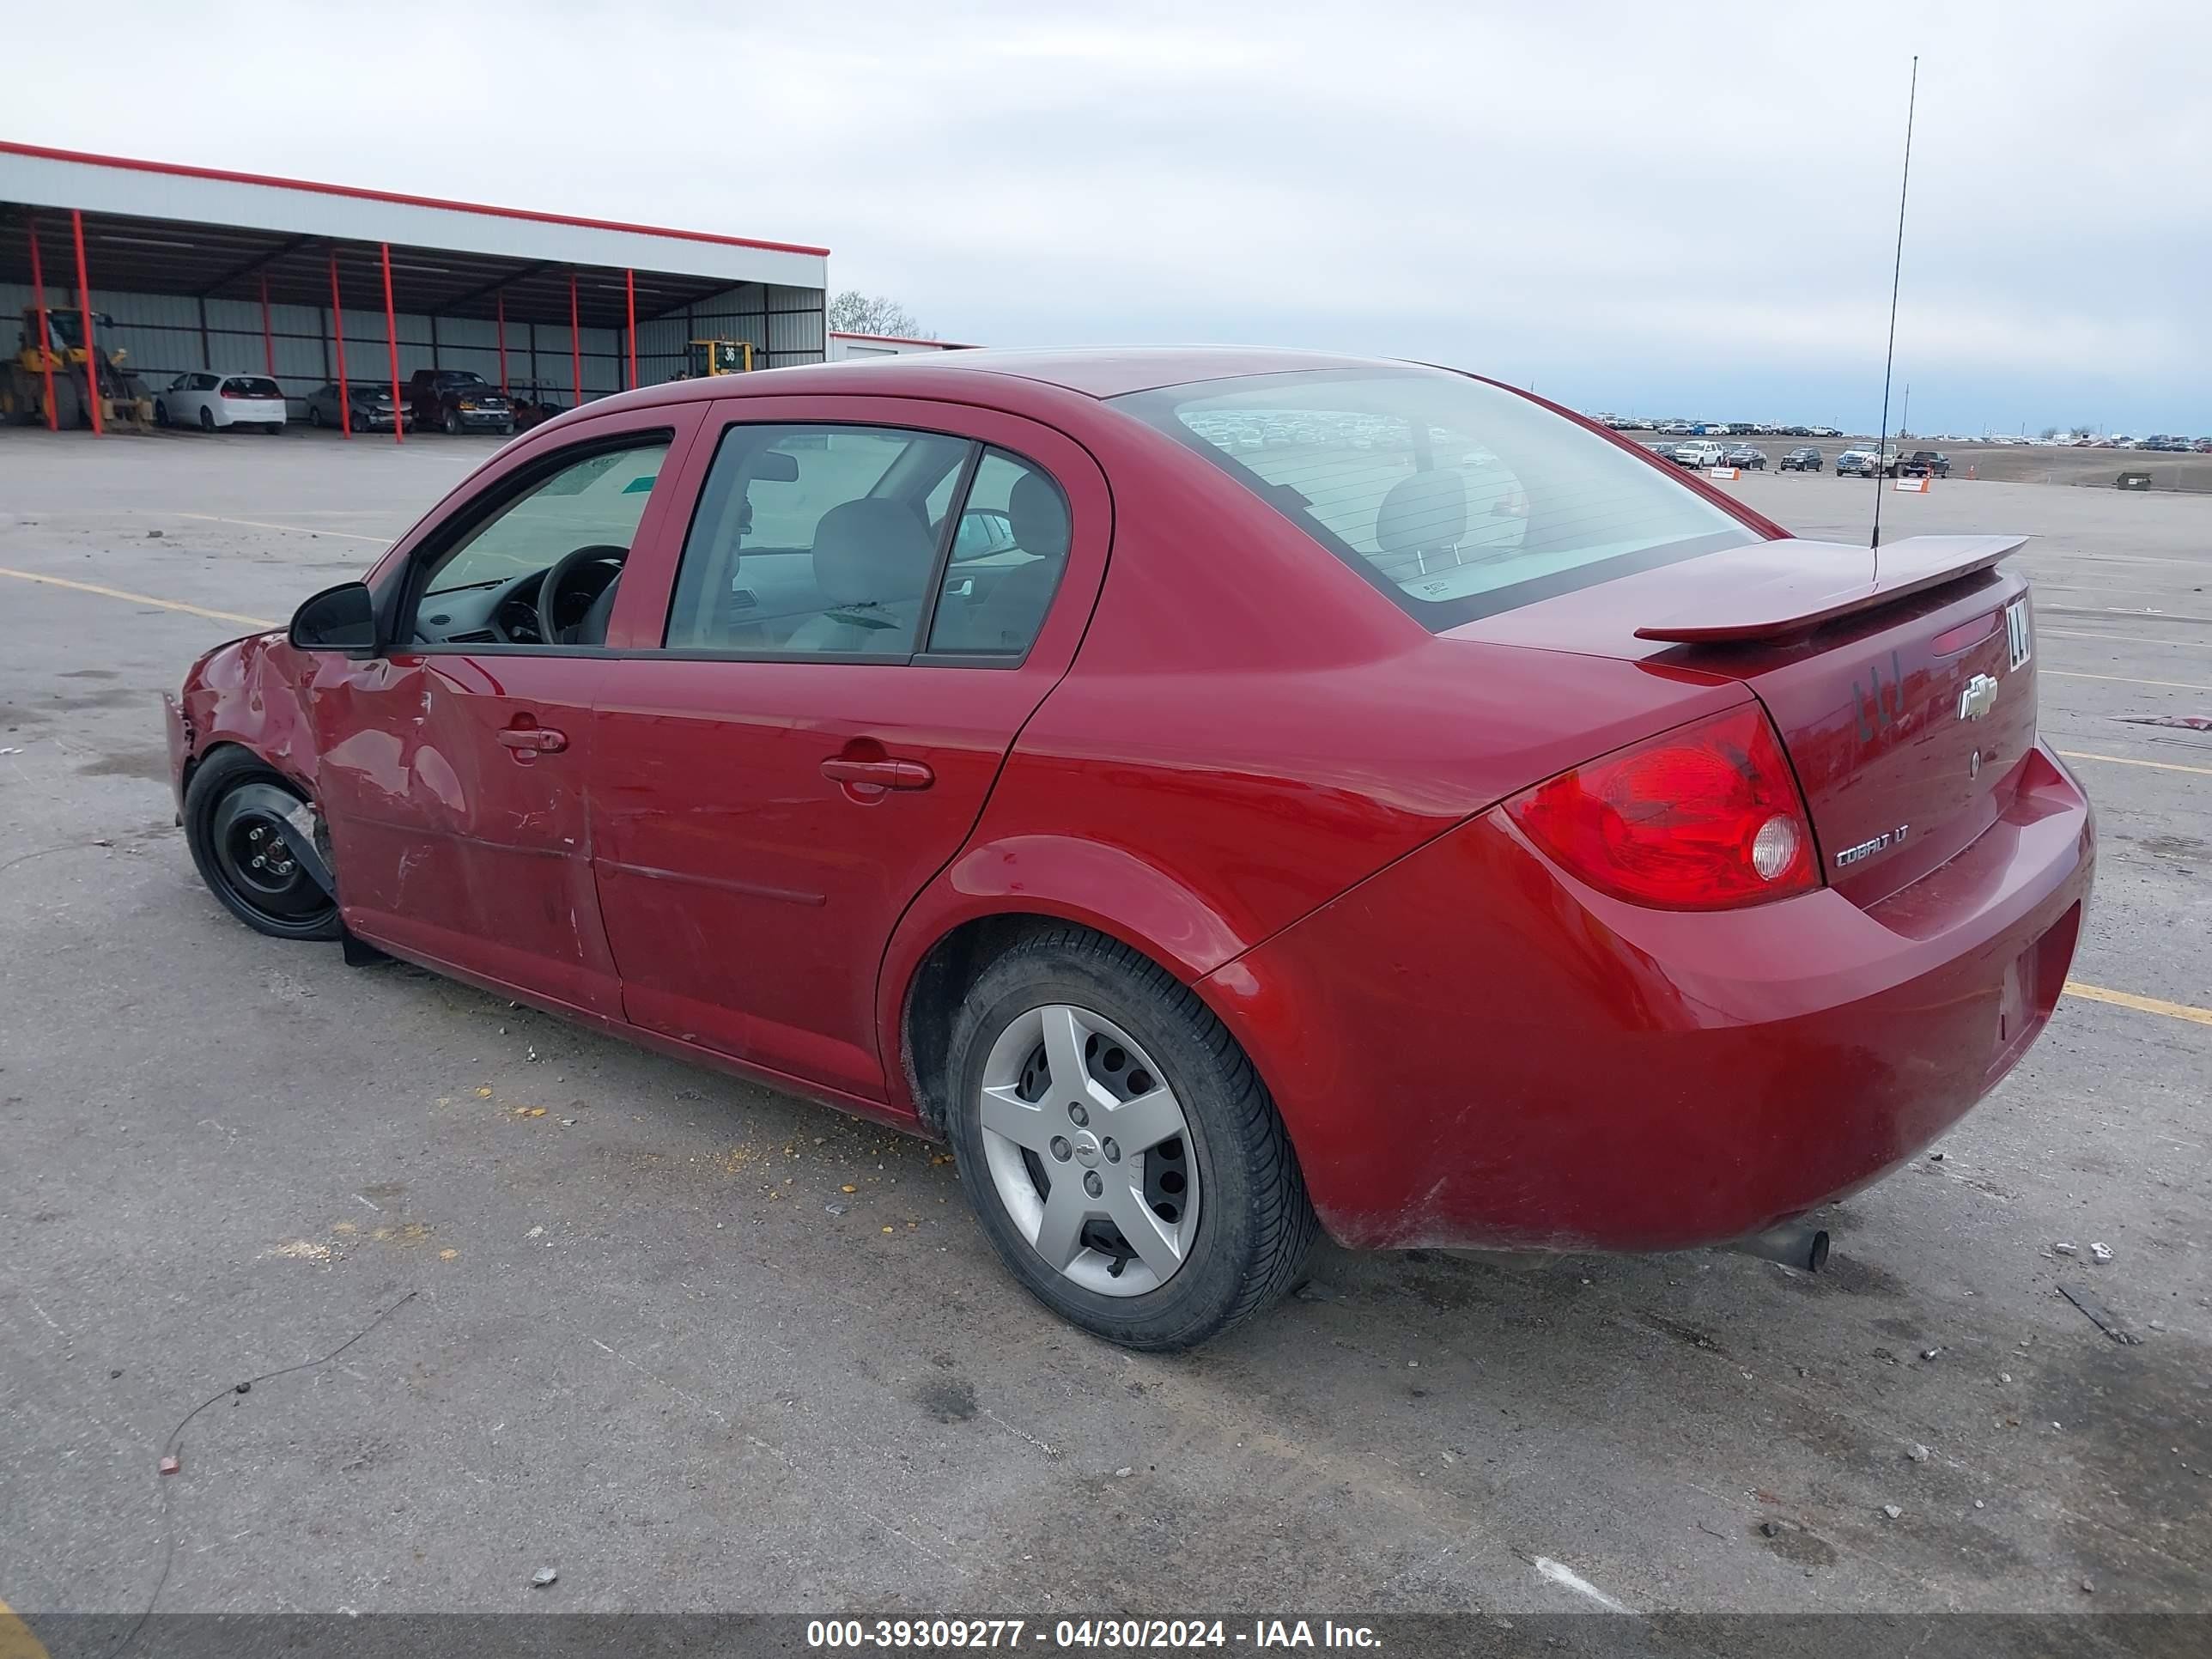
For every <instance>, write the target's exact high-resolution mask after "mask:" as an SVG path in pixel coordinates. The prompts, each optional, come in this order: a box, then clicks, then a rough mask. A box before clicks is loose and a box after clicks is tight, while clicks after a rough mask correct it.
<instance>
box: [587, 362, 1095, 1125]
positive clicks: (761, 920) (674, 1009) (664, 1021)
mask: <svg viewBox="0 0 2212 1659" xmlns="http://www.w3.org/2000/svg"><path fill="white" fill-rule="evenodd" d="M785 411H787V412H785ZM807 416H813V418H807ZM690 471H693V472H694V473H695V474H696V475H697V476H698V477H700V479H701V485H700V493H699V505H698V509H697V511H696V513H694V515H693V518H692V522H691V526H690V534H689V536H688V538H687V539H686V541H685V544H684V548H683V550H682V556H681V562H680V568H678V569H677V570H676V571H674V572H672V573H667V574H668V580H669V600H668V604H667V605H666V608H665V613H664V614H665V618H666V622H665V629H662V630H661V632H660V633H659V635H658V637H656V638H655V639H653V641H650V644H651V645H652V646H653V647H658V648H638V647H641V646H642V645H645V644H646V643H647V642H646V641H633V642H631V646H630V647H629V648H627V649H625V650H624V651H623V652H622V653H620V654H619V656H618V658H617V659H616V660H613V661H611V662H610V663H609V664H608V665H607V669H608V675H607V680H606V682H605V687H604V689H603V690H602V691H601V694H600V699H599V712H598V719H597V721H596V726H595V730H594V732H593V737H592V743H593V750H592V817H593V822H594V831H595V836H596V848H597V854H596V857H597V869H598V874H599V901H600V906H601V908H602V912H603V914H604V915H605V920H606V925H607V930H608V936H609V939H610V940H611V944H612V945H613V950H614V957H615V961H616V963H617V966H618V967H619V969H620V971H621V974H622V980H623V1005H624V1007H625V1009H626V1011H627V1012H628V1014H629V1018H630V1019H631V1020H633V1021H634V1022H635V1023H636V1024H640V1025H642V1026H645V1027H647V1028H649V1029H651V1030H656V1031H660V1032H663V1033H665V1034H667V1035H669V1036H677V1037H680V1038H683V1039H685V1040H687V1041H690V1042H697V1043H701V1044H703V1045H705V1046H707V1047H709V1048H715V1049H718V1050H720V1051H721V1052H723V1053H726V1054H730V1055H732V1056H734V1057H736V1058H738V1059H740V1060H746V1061H748V1062H750V1063H751V1064H754V1065H756V1066H763V1067H766V1068H768V1069H770V1070H774V1071H776V1072H780V1073H787V1074H791V1075H794V1076H797V1077H799V1078H803V1079H809V1080H811V1081H814V1082H816V1083H819V1084H823V1085H829V1086H830V1087H833V1088H836V1089H838V1090H842V1091H846V1092H848V1093H853V1094H857V1095H860V1096H863V1097H870V1098H878V1099H880V1098H882V1097H883V1096H884V1085H885V1075H884V1066H885V1063H886V1057H885V1056H884V1054H882V1053H881V1052H880V1051H879V1047H878V1042H877V1037H876V1017H875V1013H876V989H877V984H876V981H877V974H878V969H879V967H880V965H881V963H882V960H883V956H884V948H885V945H886V944H887V942H888V940H889V939H890V933H891V929H892V927H894V926H895V924H896V921H897V920H898V918H899V915H901V913H902V911H903V910H904V909H905V908H906V906H907V904H908V902H910V901H911V900H912V899H913V897H914V896H915V894H916V893H918V892H919V891H920V890H921V888H922V887H923V885H924V884H927V882H928V881H929V879H930V878H932V877H933V875H935V874H936V872H938V871H939V870H940V869H942V868H943V867H944V866H945V864H947V863H948V862H949V861H950V860H951V859H952V858H953V857H954V855H955V854H957V852H958V851H959V848H960V847H961V844H962V843H963V842H964V841H965V840H966V838H967V836H968V835H969V830H970V829H972V828H973V826H974V824H975V820H976V818H977V817H978V815H979V814H980V813H981V811H982V807H983V803H984V801H985V799H986V798H987V796H988V794H989V793H990V790H991V787H992V784H993V782H994V781H995V779H996V778H997V775H998V773H999V769H1000V763H1002V762H1003V760H1004V758H1005V757H1006V750H1008V748H1009V747H1010V746H1011V745H1012V742H1013V739H1014V737H1015V735H1016V733H1017V732H1018V731H1019V730H1020V728H1021V726H1022V724H1023V722H1024V720H1027V719H1028V717H1029V716H1030V714H1031V713H1032V712H1033V711H1034V710H1035V709H1036V706H1037V704H1038V702H1040V701H1041V700H1042V698H1043V696H1045V694H1046V692H1047V691H1048V690H1050V688H1051V686H1052V684H1053V683H1054V681H1055V680H1056V679H1057V678H1059V677H1060V674H1061V673H1063V672H1064V671H1066V666H1067V664H1068V662H1069V661H1070V660H1071V659H1072V658H1073V653H1074V648H1075V643H1076V641H1077V640H1078V639H1079V636H1080V633H1081V629H1082V622H1083V618H1084V617H1085V616H1087V615H1088V612H1089V610H1090V606H1091V599H1092V598H1093V597H1094V596H1095V594H1096V592H1097V582H1098V580H1099V577H1100V574H1101V572H1102V570H1103V563H1104V558H1105V542H1106V535H1107V528H1106V526H1107V518H1108V514H1107V509H1106V507H1105V495H1104V483H1103V478H1102V477H1100V475H1099V474H1098V472H1097V467H1096V465H1095V464H1093V463H1091V460H1090V459H1089V458H1088V457H1087V456H1086V455H1085V454H1084V453H1083V452H1082V451H1081V450H1080V449H1079V448H1077V447H1076V446H1074V445H1073V443H1071V442H1069V441H1067V440H1066V439H1065V438H1063V437H1061V436H1060V435H1058V434H1056V433H1052V432H1049V431H1048V430H1047V429H1045V428H1036V427H1033V426H1031V425H1030V423H1028V422H1021V421H1018V420H1015V419H1013V418H1012V417H1010V416H998V415H994V414H990V413H987V412H985V411H981V410H974V409H963V408H957V407H953V406H946V405H939V404H923V403H919V402H912V401H908V400H905V399H890V398H838V399H811V400H809V399H798V398H773V399H771V398H743V399H738V400H732V402H730V403H727V404H718V405H716V408H715V413H714V424H712V425H710V427H709V428H708V430H707V431H706V432H704V433H702V435H701V438H700V440H699V441H698V444H697V445H696V448H695V450H694V462H693V465H692V467H691V468H690ZM1061 480H1065V481H1066V482H1065V483H1064V484H1063V483H1062V482H1061ZM1071 497H1073V500H1074V501H1075V503H1076V508H1075V510H1074V512H1073V520H1072V522H1073V536H1072V537H1071V509H1070V506H1069V502H1070V499H1071ZM1063 618H1064V621H1063ZM1048 621H1049V622H1050V623H1052V624H1053V625H1051V626H1047V625H1046V624H1047V623H1048Z"/></svg>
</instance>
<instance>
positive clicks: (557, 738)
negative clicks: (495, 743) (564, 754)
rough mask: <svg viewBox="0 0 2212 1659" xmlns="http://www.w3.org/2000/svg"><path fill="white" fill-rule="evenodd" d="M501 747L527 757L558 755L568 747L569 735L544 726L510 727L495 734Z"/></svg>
mask: <svg viewBox="0 0 2212 1659" xmlns="http://www.w3.org/2000/svg"><path fill="white" fill-rule="evenodd" d="M495 735H496V736H497V737H498V738H499V741H500V746H501V747H502V748H505V749H514V750H520V751H521V752H523V753H524V754H527V755H557V754H558V753H560V752H561V750H563V749H566V748H567V747H568V733H567V732H556V731H554V730H553V729H552V728H551V727H550V726H508V727H507V730H506V731H504V732H498V733H496V734H495Z"/></svg>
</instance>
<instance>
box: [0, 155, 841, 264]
mask: <svg viewBox="0 0 2212 1659" xmlns="http://www.w3.org/2000/svg"><path fill="white" fill-rule="evenodd" d="M0 155H28V156H33V157H35V158H36V159H38V160H40V161H75V162H78V163H81V164H82V165H84V166H87V167H121V168H124V169H125V171H127V172H131V173H166V174H168V175H169V176H171V177H173V178H179V179H219V180H221V181H222V182H223V183H225V184H233V185H266V186H268V187H269V188H270V189H273V190H305V191H313V192H314V193H315V194H316V195H318V196H345V197H352V198H353V199H354V200H356V201H361V202H391V203H394V204H398V206H401V207H420V208H438V209H441V210H444V211H446V212H448V213H482V214H488V215H489V216H492V217H494V218H498V219H525V220H528V221H530V222H532V223H534V224H541V225H574V226H575V227H577V228H580V229H584V230H617V231H623V232H626V233H628V234H631V235H635V236H667V237H672V238H674V239H675V240H678V241H680V242H711V243H713V244H714V245H715V246H718V247H750V248H760V249H763V250H764V251H766V252H770V253H809V254H813V255H815V256H816V257H817V258H827V257H828V255H829V249H828V248H826V247H810V246H806V245H805V243H802V242H764V241H761V240H757V239H756V238H754V237H750V236H718V235H716V234H714V232H712V231H707V230H671V229H669V228H667V227H666V226H665V225H633V224H625V223H623V222H622V221H621V220H618V219H584V218H579V217H578V216H575V215H574V214H569V213H536V212H532V210H529V209H527V208H509V207H492V206H489V205H487V204H484V203H482V202H449V201H446V200H444V199H442V198H441V197H435V196H409V195H406V194H404V193H403V192H401V191H395V190H370V189H368V188H366V187H365V186H362V185H319V184H315V183H313V182H312V181H310V180H308V179H279V178H276V177H273V176H271V175H270V174H268V173H233V172H231V171H229V170H228V168H224V167H187V166H186V165H185V164H184V163H183V162H181V161H133V160H131V159H130V158H129V157H127V156H122V155H93V154H91V153H90V152H88V151H85V150H76V149H50V148H49V147H48V146H46V145H45V144H19V143H15V142H13V141H12V140H9V139H5V138H0Z"/></svg>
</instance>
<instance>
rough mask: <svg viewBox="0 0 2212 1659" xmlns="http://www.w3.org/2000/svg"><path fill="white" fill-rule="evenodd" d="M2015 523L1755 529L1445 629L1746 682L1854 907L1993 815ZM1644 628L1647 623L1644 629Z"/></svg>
mask: <svg viewBox="0 0 2212 1659" xmlns="http://www.w3.org/2000/svg"><path fill="white" fill-rule="evenodd" d="M2020 544H2021V538H2015V537H2002V538H2000V537H1969V536H1944V537H1933V536H1930V537H1914V538H1908V539H1906V540H1904V541H1899V542H1897V543H1894V544H1892V545H1891V546H1888V547H1885V548H1883V549H1882V550H1881V556H1880V559H1879V561H1877V560H1876V558H1875V555H1874V554H1873V553H1872V552H1870V551H1869V550H1867V549H1865V548H1863V547H1849V546H1844V545H1841V544H1835V543H1827V542H1807V541H1776V542H1760V543H1756V544H1752V545H1751V546H1748V547H1743V548H1736V549H1731V550H1726V551H1723V552H1718V553H1712V554H1707V555H1705V556H1702V557H1699V558H1695V559H1689V560H1686V561H1684V562H1680V563H1678V564H1674V565H1668V566H1664V567H1662V568H1657V569H1654V570H1648V571H1643V572H1639V573H1636V574H1631V575H1626V576H1622V577H1620V578H1618V579H1616V580H1613V581H1609V582H1601V583H1598V584H1596V585H1595V586H1590V587H1585V588H1583V589H1580V590H1578V591H1577V592H1571V593H1563V594H1559V595H1558V596H1556V597H1554V598H1552V599H1542V600H1539V601H1537V602H1536V603H1534V604H1533V605H1523V606H1522V607H1520V608H1519V609H1517V610H1512V611H1501V612H1499V613H1498V614H1497V615H1495V616H1492V617H1480V618H1478V619H1477V620H1475V621H1474V622H1470V623H1464V624H1462V625H1461V626H1460V627H1458V628H1455V629H1450V630H1449V632H1448V633H1447V634H1446V635H1445V637H1447V638H1456V639H1468V640H1481V641H1488V642H1491V643H1494V644H1499V645H1517V646H1524V647H1535V648H1539V649H1543V650H1547V651H1565V652H1573V653H1578V654H1583V655H1589V656H1602V657H1610V658H1614V659H1621V660H1627V661H1634V662H1638V663H1641V664H1643V665H1644V666H1645V667H1647V668H1648V669H1649V670H1650V671H1653V672H1657V673H1669V674H1675V675H1695V676H1698V677H1699V678H1705V677H1709V676H1711V677H1719V678H1729V679H1734V680H1737V681H1739V682H1741V684H1745V685H1747V686H1748V687H1749V688H1750V689H1751V690H1752V691H1753V693H1754V694H1755V695H1756V696H1758V697H1759V701H1760V702H1762V703H1764V704H1765V708H1766V710H1767V712H1768V714H1770V715H1771V717H1772V718H1773V720H1774V724H1775V726H1776V728H1777V729H1778V731H1779V732H1780V733H1781V736H1782V740H1783V744H1784V748H1785V749H1786V750H1788V752H1789V756H1790V763H1791V765H1792V766H1793V767H1794V768H1795V769H1796V773H1797V780H1798V782H1799V784H1800V785H1801V786H1802V788H1803V790H1804V792H1805V801H1806V806H1807V809H1808V813H1809V815H1810V817H1811V819H1812V824H1813V832H1814V840H1815V842H1817V844H1818V850H1819V853H1820V868H1821V872H1822V874H1823V876H1824V878H1826V881H1827V883H1828V884H1829V885H1830V886H1832V887H1833V888H1835V889H1836V890H1838V892H1841V893H1843V894H1844V896H1847V897H1849V898H1850V899H1852V900H1853V901H1854V902H1857V903H1859V904H1862V905H1868V904H1872V903H1874V902H1876V901H1878V900H1880V899H1882V898H1885V897H1887V896H1888V895H1890V894H1892V893H1894V892H1896V891H1897V890H1899V888H1902V887H1904V886H1905V885H1906V884H1908V883H1910V882H1911V881H1913V880H1915V879H1917V878H1919V877H1920V876H1923V875H1924V874H1926V873H1927V872H1929V870H1931V869H1933V868H1935V867H1936V866H1937V865H1939V864H1941V863H1942V862H1943V861H1944V860H1947V859H1948V858H1950V857H1951V856H1952V855H1953V854H1955V853H1957V852H1958V851H1959V850H1960V848H1963V847H1965V846H1966V844H1967V843H1968V842H1972V840H1973V839H1974V838H1975V837H1976V836H1978V835H1980V834H1981V833H1982V831H1983V830H1984V829H1987V828H1988V827H1989V826H1990V823H1993V822H1995V820H1996V817H1997V815H1998V814H1999V813H2000V812H2002V811H2003V810H2004V809H2005V807H2006V806H2007V805H2009V804H2010V802H2011V800H2012V798H2013V796H2014V795H2015V793H2017V791H2018V787H2019V777H2018V773H2019V769H2020V766H2021V762H2022V761H2023V760H2024V759H2025V757H2026V756H2027V751H2028V750H2029V749H2030V748H2031V747H2032V746H2033V744H2034V742H2035V736H2036V688H2035V661H2034V652H2033V634H2032V623H2031V618H2030V615H2029V609H2030V607H2029V602H2028V590H2027V581H2026V580H2024V579H2023V578H2021V576H2019V575H2017V574H2013V573H2011V572H2009V571H2000V570H1998V569H1996V568H1995V566H1996V561H1997V560H1998V559H1999V558H2002V556H2004V555H2005V554H2006V553H2008V552H2009V551H2011V550H2013V549H2014V548H2016V547H2018V546H2019V545H2020ZM1654 635H1657V637H1653V636H1654Z"/></svg>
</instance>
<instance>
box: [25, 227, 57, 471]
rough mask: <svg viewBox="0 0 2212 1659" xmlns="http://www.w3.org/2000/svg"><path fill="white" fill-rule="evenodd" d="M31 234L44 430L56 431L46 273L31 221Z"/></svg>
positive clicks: (35, 229) (51, 341)
mask: <svg viewBox="0 0 2212 1659" xmlns="http://www.w3.org/2000/svg"><path fill="white" fill-rule="evenodd" d="M27 228H28V229H29V231H30V234H31V308H32V309H33V311H35V312H37V313H39V367H40V368H42V369H44V370H45V371H46V430H47V431H49V432H54V431H58V430H59V429H60V428H61V416H60V415H59V414H58V411H57V410H55V408H54V358H53V331H52V330H51V329H49V328H48V327H47V326H46V271H45V270H43V269H42V268H41V267H40V264H39V222H38V221H37V220H36V219H33V220H32V221H31V222H30V224H29V226H28V227H27Z"/></svg>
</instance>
